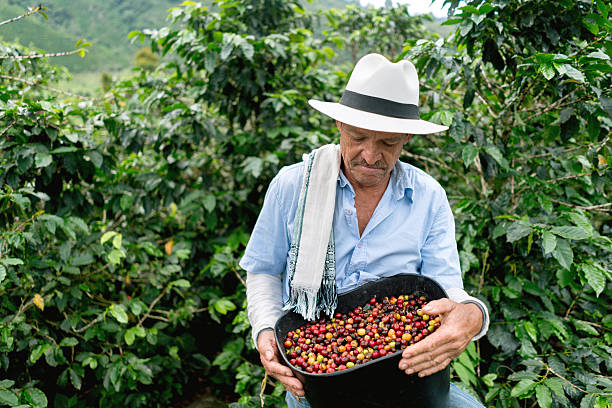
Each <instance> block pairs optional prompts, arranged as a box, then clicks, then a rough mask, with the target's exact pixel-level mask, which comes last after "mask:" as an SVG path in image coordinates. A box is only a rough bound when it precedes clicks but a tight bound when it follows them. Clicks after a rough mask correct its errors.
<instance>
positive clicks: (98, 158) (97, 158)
mask: <svg viewBox="0 0 612 408" xmlns="http://www.w3.org/2000/svg"><path fill="white" fill-rule="evenodd" d="M85 156H86V157H88V158H89V160H91V162H92V163H93V164H94V166H96V167H97V168H100V166H102V162H103V161H104V159H103V157H102V155H101V154H100V153H99V152H97V151H95V150H92V151H89V152H87V153H86V154H85Z"/></svg>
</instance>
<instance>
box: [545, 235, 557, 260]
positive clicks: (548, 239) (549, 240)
mask: <svg viewBox="0 0 612 408" xmlns="http://www.w3.org/2000/svg"><path fill="white" fill-rule="evenodd" d="M556 247H557V237H555V236H554V235H553V234H551V233H550V232H548V231H545V232H544V233H543V234H542V250H543V251H544V255H546V254H549V253H551V252H552V251H553V250H554V249H555V248H556Z"/></svg>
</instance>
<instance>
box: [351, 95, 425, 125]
mask: <svg viewBox="0 0 612 408" xmlns="http://www.w3.org/2000/svg"><path fill="white" fill-rule="evenodd" d="M340 104H341V105H344V106H348V107H350V108H355V109H359V110H362V111H366V112H370V113H376V114H378V115H383V116H390V117H392V118H400V119H420V117H419V107H418V106H416V105H413V104H411V103H400V102H394V101H390V100H388V99H383V98H377V97H376V96H369V95H363V94H360V93H357V92H353V91H349V90H348V89H346V90H345V91H344V93H343V94H342V98H340Z"/></svg>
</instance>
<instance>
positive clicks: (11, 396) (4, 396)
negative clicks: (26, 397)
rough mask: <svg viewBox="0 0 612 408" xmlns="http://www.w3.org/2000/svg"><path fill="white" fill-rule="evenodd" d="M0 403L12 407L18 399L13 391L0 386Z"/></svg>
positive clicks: (17, 402)
mask: <svg viewBox="0 0 612 408" xmlns="http://www.w3.org/2000/svg"><path fill="white" fill-rule="evenodd" d="M0 404H4V405H8V406H11V407H14V406H15V405H17V404H19V399H18V398H17V395H16V394H15V393H14V392H13V391H10V390H3V389H1V388H0Z"/></svg>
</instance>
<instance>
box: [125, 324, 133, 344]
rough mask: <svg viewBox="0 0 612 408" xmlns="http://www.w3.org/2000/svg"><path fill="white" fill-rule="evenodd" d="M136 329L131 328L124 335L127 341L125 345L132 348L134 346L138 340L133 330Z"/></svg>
mask: <svg viewBox="0 0 612 408" xmlns="http://www.w3.org/2000/svg"><path fill="white" fill-rule="evenodd" d="M133 329H134V328H133V327H132V328H130V329H128V330H126V331H125V333H124V334H123V338H124V339H125V343H126V344H127V345H128V346H131V345H132V344H134V340H135V339H136V333H135V332H134V330H133Z"/></svg>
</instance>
